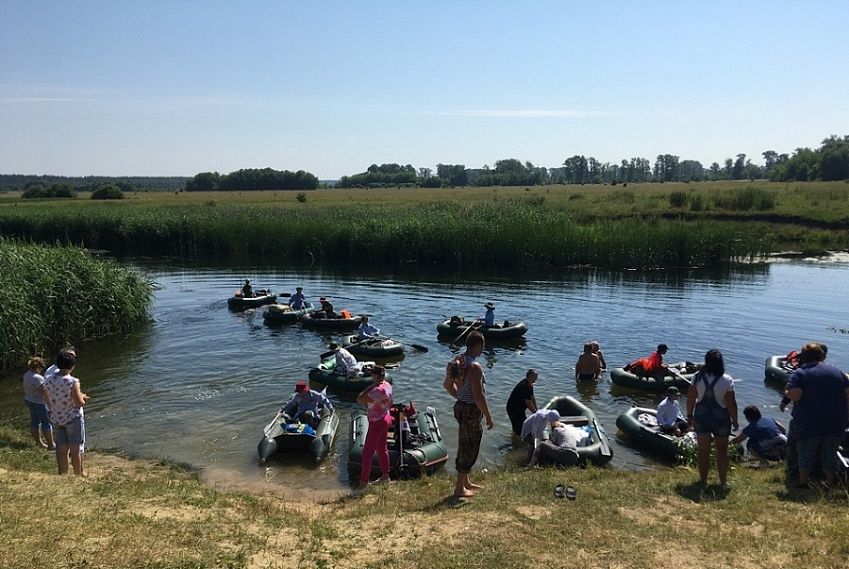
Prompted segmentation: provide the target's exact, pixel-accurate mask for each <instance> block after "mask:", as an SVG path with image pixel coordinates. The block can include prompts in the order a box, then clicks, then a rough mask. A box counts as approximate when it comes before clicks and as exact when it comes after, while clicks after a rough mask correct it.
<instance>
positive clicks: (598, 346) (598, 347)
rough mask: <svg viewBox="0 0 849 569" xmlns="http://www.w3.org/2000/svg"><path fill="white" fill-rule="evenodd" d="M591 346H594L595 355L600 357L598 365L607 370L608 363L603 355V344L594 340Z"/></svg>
mask: <svg viewBox="0 0 849 569" xmlns="http://www.w3.org/2000/svg"><path fill="white" fill-rule="evenodd" d="M590 344H592V345H593V353H594V354H595V355H597V356H598V363H599V364H600V365H601V369H602V370H606V369H607V362H606V361H604V354H603V353H601V344H600V343H599V342H598V340H593V341H592V342H590Z"/></svg>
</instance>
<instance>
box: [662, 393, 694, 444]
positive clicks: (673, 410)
mask: <svg viewBox="0 0 849 569" xmlns="http://www.w3.org/2000/svg"><path fill="white" fill-rule="evenodd" d="M680 395H681V392H680V391H678V388H677V387H675V386H674V385H672V386H670V387H669V389H667V390H666V399H664V400H663V401H661V402H660V405H658V406H657V426H658V427H660V430H661V431H663V432H664V433H666V434H667V435H675V436H676V437H680V436H681V435H682V434H684V433H686V432H687V431H688V430H689V425H688V424H687V420H686V419H685V418H684V415H682V414H681V405H680V403H678V397H679V396H680Z"/></svg>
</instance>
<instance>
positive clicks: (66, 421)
mask: <svg viewBox="0 0 849 569" xmlns="http://www.w3.org/2000/svg"><path fill="white" fill-rule="evenodd" d="M76 359H77V358H76V356H75V355H74V354H73V353H71V352H67V351H62V352H59V355H58V356H57V357H56V367H57V368H58V371H57V372H56V373H55V374H52V375H50V377H48V378H47V379H46V380H45V383H44V390H43V393H44V395H46V401H47V405H48V407H49V408H50V419H51V421H52V422H53V430H54V434H55V440H56V462H57V465H58V467H59V474H67V473H68V461H69V460H70V463H71V466H72V467H73V469H74V474H76V475H77V476H82V475H83V463H82V455H81V451H80V449H81V447H82V445H83V444H84V443H85V418H84V414H83V409H82V408H83V406H84V405H85V404H86V403H87V402H88V399H89V397H88V395H86V394H85V393H83V392H82V391H81V390H80V380H79V379H77V378H76V377H74V376H73V375H71V373H72V372H73V371H74V366H75V365H76Z"/></svg>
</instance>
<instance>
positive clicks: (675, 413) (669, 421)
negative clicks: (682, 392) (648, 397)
mask: <svg viewBox="0 0 849 569" xmlns="http://www.w3.org/2000/svg"><path fill="white" fill-rule="evenodd" d="M683 418H684V417H683V416H682V415H681V404H680V403H679V402H678V400H677V399H676V400H672V399H670V398H669V397H667V398H666V399H664V400H663V401H661V402H660V405H658V406H657V424H658V425H660V426H661V427H672V426H674V425H675V421H676V420H677V419H683Z"/></svg>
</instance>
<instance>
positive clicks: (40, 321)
mask: <svg viewBox="0 0 849 569" xmlns="http://www.w3.org/2000/svg"><path fill="white" fill-rule="evenodd" d="M150 300H151V288H150V284H149V283H148V282H146V281H145V280H144V279H143V278H142V277H141V276H140V275H139V274H137V273H136V272H134V271H131V270H128V269H126V268H124V267H121V266H119V265H118V264H117V263H114V262H112V261H104V260H100V259H95V258H93V257H92V256H91V254H90V253H88V252H87V251H85V250H84V249H80V248H77V247H50V246H43V245H32V244H23V243H19V242H16V241H11V240H8V239H4V238H2V237H0V330H2V331H3V333H2V334H0V370H3V369H8V368H10V367H12V366H14V365H18V366H19V365H22V364H23V363H25V362H26V359H27V357H29V356H31V355H34V354H45V353H48V351H53V350H54V349H55V348H56V347H57V346H60V345H61V344H63V343H66V342H71V343H73V342H79V341H81V340H85V339H89V338H96V337H98V336H103V335H105V334H110V333H113V332H120V331H125V330H129V329H131V328H133V327H135V326H138V325H139V324H140V323H142V322H144V321H145V319H146V318H147V309H148V306H149V304H150ZM48 355H50V354H48Z"/></svg>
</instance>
